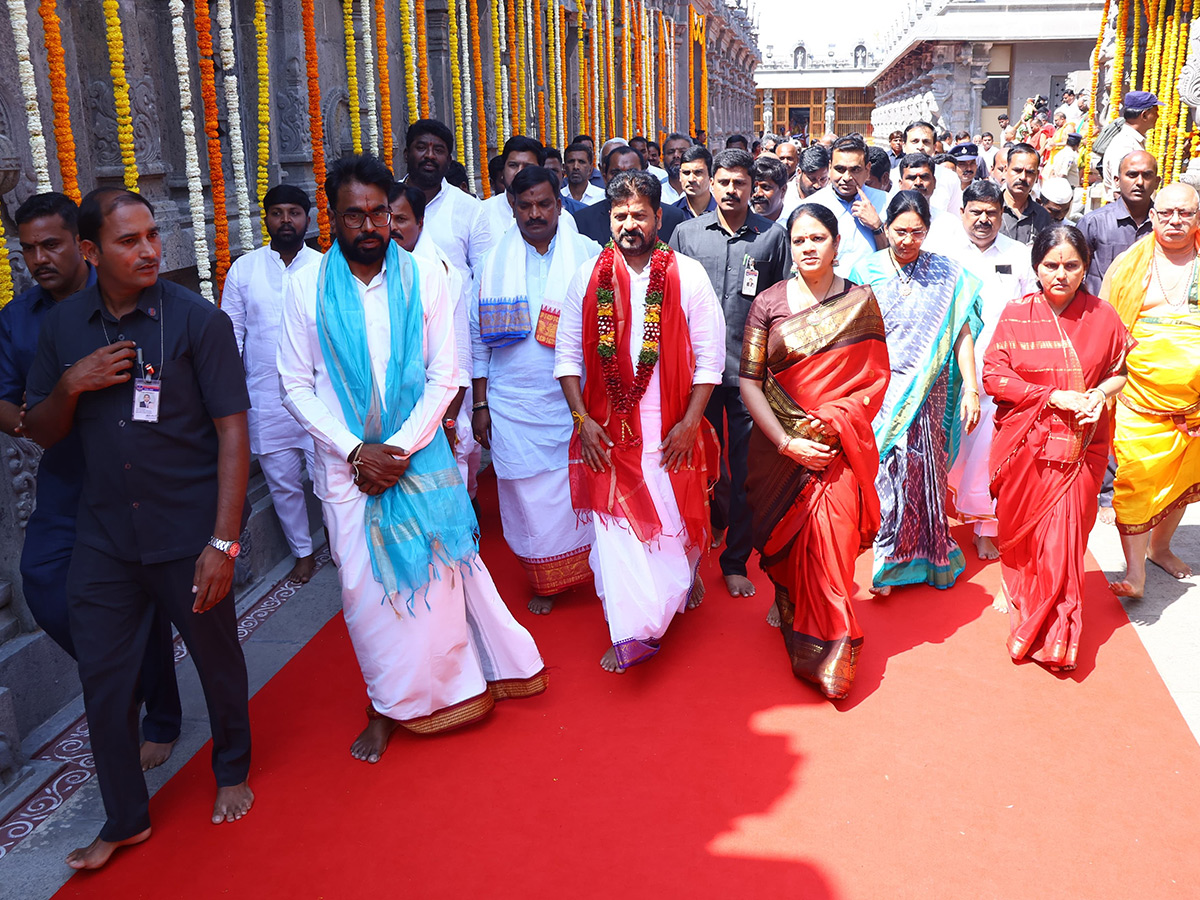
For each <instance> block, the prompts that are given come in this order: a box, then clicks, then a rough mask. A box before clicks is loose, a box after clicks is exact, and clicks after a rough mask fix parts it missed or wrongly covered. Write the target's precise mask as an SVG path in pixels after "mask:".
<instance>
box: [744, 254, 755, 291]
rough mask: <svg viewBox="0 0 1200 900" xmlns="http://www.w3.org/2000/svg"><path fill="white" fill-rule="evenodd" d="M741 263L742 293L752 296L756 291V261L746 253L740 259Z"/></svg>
mask: <svg viewBox="0 0 1200 900" xmlns="http://www.w3.org/2000/svg"><path fill="white" fill-rule="evenodd" d="M742 265H743V270H742V293H743V294H745V295H746V296H747V297H753V296H755V295H756V294H757V293H758V268H757V265H758V264H757V261H756V260H755V259H754V257H753V256H751V255H750V254H749V253H747V254H746V255H745V257H744V258H743V260H742Z"/></svg>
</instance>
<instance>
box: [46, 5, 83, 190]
mask: <svg viewBox="0 0 1200 900" xmlns="http://www.w3.org/2000/svg"><path fill="white" fill-rule="evenodd" d="M56 7H57V0H42V2H41V4H40V5H39V6H38V15H40V16H41V17H42V32H43V34H45V36H46V64H47V66H48V67H49V69H50V98H51V102H52V104H53V108H54V143H55V145H56V149H57V151H58V170H59V172H60V173H61V174H62V183H63V193H64V194H66V195H67V196H68V197H70V198H71V199H72V200H74V201H75V202H76V203H78V202H79V200H80V197H81V196H82V195H81V194H80V193H79V170H78V168H77V166H76V163H75V134H74V132H73V131H72V130H71V98H70V96H69V95H68V94H67V65H66V54H65V52H64V51H63V43H62V32H61V30H60V28H59V25H60V22H59V18H58V10H57V8H56Z"/></svg>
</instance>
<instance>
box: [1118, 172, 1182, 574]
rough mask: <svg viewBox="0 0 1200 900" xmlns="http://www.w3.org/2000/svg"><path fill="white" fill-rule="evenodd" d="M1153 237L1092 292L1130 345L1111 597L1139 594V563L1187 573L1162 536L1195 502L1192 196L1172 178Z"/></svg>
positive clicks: (1121, 411) (1161, 196) (1121, 409)
mask: <svg viewBox="0 0 1200 900" xmlns="http://www.w3.org/2000/svg"><path fill="white" fill-rule="evenodd" d="M1150 220H1151V221H1152V222H1153V223H1154V235H1153V237H1150V236H1147V237H1145V238H1142V239H1141V240H1139V241H1138V242H1137V243H1136V244H1134V245H1133V246H1132V247H1130V248H1129V249H1128V250H1126V251H1125V252H1124V253H1122V254H1121V255H1120V256H1118V257H1117V258H1116V259H1115V260H1114V261H1113V264H1112V266H1111V267H1110V268H1109V270H1108V273H1107V274H1106V275H1105V276H1104V283H1103V284H1102V285H1101V287H1100V296H1101V298H1103V299H1106V300H1108V301H1109V302H1110V303H1112V305H1113V307H1114V308H1115V309H1116V311H1117V314H1118V315H1119V316H1120V317H1121V321H1122V322H1124V323H1125V327H1126V328H1128V329H1129V331H1130V334H1131V336H1132V338H1133V340H1134V341H1136V342H1137V344H1136V346H1134V347H1133V348H1132V349H1131V350H1130V351H1129V355H1128V357H1127V359H1126V364H1127V366H1128V369H1129V381H1128V382H1127V383H1126V385H1125V389H1124V390H1123V391H1122V392H1121V395H1120V398H1119V399H1120V402H1119V403H1118V404H1117V407H1116V431H1115V434H1114V439H1113V452H1114V453H1115V454H1116V457H1117V475H1116V478H1115V480H1114V482H1113V510H1114V511H1115V512H1116V515H1117V531H1119V532H1120V534H1121V549H1122V550H1124V551H1125V577H1124V578H1122V579H1120V580H1118V581H1114V582H1112V583H1111V585H1110V587H1111V588H1112V591H1113V593H1115V594H1116V595H1117V596H1119V597H1130V598H1138V597H1141V596H1142V594H1143V593H1144V591H1145V588H1146V560H1149V561H1150V562H1152V563H1154V564H1155V565H1156V566H1158V567H1159V568H1160V569H1162V570H1163V571H1165V572H1166V573H1167V574H1168V575H1171V576H1172V577H1174V578H1187V577H1188V576H1189V575H1191V574H1192V568H1191V566H1190V565H1188V564H1187V563H1186V562H1184V561H1183V560H1182V559H1180V558H1179V557H1178V556H1176V555H1175V553H1174V551H1173V550H1172V549H1171V538H1172V537H1173V536H1174V534H1175V529H1177V528H1178V527H1179V521H1180V519H1182V518H1183V513H1184V510H1186V509H1187V505H1188V504H1189V503H1192V502H1194V501H1196V500H1200V391H1198V390H1197V385H1200V305H1198V304H1197V300H1196V286H1197V280H1196V276H1197V255H1198V253H1200V251H1198V250H1197V246H1196V236H1197V229H1198V228H1200V196H1198V195H1197V194H1196V190H1195V189H1194V188H1193V187H1191V186H1190V185H1187V184H1183V183H1182V182H1177V183H1175V184H1170V185H1167V186H1166V187H1165V188H1163V189H1162V190H1161V191H1159V192H1158V196H1157V197H1156V198H1155V201H1154V209H1152V210H1151V211H1150Z"/></svg>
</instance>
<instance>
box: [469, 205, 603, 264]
mask: <svg viewBox="0 0 1200 900" xmlns="http://www.w3.org/2000/svg"><path fill="white" fill-rule="evenodd" d="M601 194H602V195H603V192H601ZM601 199H603V196H601ZM483 211H484V213H485V214H486V215H487V219H488V231H489V232H490V233H491V235H492V247H494V246H495V245H496V244H497V243H498V242H499V240H500V238H502V237H504V233H505V232H506V231H508V229H510V228H514V227H516V224H517V220H516V218H515V217H514V216H513V208H512V204H511V203H509V202H508V194H507V193H504V194H496V195H495V196H493V197H488V199H486V200H484V201H483ZM559 223H560V227H561V228H563V229H566V230H567V231H574V232H576V233H578V232H579V226H577V225H576V224H575V217H574V216H572V215H564V216H559ZM488 249H489V250H490V249H491V247H489V248H488ZM475 274H476V275H478V274H479V266H478V265H477V266H476V267H475Z"/></svg>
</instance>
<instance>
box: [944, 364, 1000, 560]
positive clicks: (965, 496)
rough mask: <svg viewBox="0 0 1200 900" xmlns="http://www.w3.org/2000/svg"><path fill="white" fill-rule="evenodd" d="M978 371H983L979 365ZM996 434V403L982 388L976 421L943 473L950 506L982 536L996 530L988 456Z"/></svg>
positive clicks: (993, 534) (989, 534)
mask: <svg viewBox="0 0 1200 900" xmlns="http://www.w3.org/2000/svg"><path fill="white" fill-rule="evenodd" d="M978 371H983V369H982V367H981V368H980V369H979V370H978ZM995 434H996V404H995V402H994V401H993V400H992V398H991V397H990V396H988V395H987V394H986V393H983V392H982V391H981V392H980V394H979V424H978V425H977V426H976V427H975V430H974V431H972V432H971V433H970V434H968V435H965V436H964V437H963V439H962V443H961V444H960V446H959V448H958V457H957V459H955V460H954V465H953V466H951V467H950V471H949V472H948V473H947V478H946V480H947V484H948V485H949V487H950V490H951V491H952V492H953V493H954V508H955V509H957V510H958V516H959V518H960V519H962V520H963V521H964V522H974V523H975V533H976V534H978V535H981V536H983V537H996V535H997V534H999V531H998V530H997V529H998V525H997V522H996V501H995V500H993V499H992V491H991V479H992V470H991V463H990V462H989V458H990V457H991V452H992V439H993V437H995Z"/></svg>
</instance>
